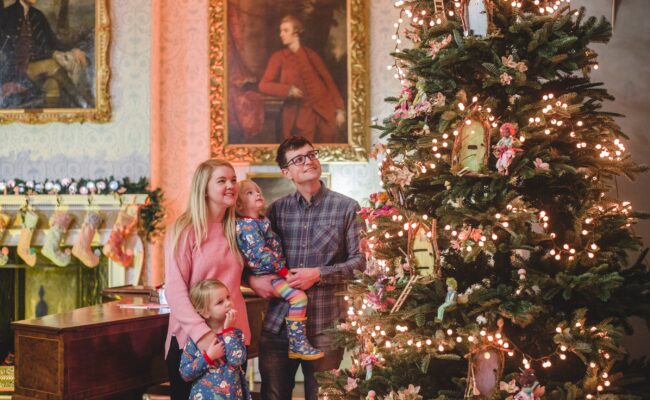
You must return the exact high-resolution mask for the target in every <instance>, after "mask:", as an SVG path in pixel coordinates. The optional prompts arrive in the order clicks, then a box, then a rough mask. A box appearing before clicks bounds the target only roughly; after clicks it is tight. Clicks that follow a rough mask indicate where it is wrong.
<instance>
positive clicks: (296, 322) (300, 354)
mask: <svg viewBox="0 0 650 400" xmlns="http://www.w3.org/2000/svg"><path fill="white" fill-rule="evenodd" d="M237 186H238V190H237V192H238V197H237V206H236V209H237V222H236V224H235V225H236V227H237V245H238V246H239V250H241V252H242V256H244V263H245V264H246V266H247V267H248V269H249V271H250V273H251V274H253V275H277V279H273V280H272V281H271V285H273V289H275V292H276V294H277V295H278V297H282V298H283V299H285V300H286V301H287V302H289V313H288V315H287V316H286V318H285V320H286V323H287V335H288V339H289V358H298V359H302V360H316V359H318V358H322V357H323V356H324V355H325V353H323V352H322V351H320V350H318V349H316V348H314V347H312V345H311V344H310V343H309V341H308V340H307V331H306V324H307V294H305V292H303V291H302V290H299V289H294V288H292V287H291V286H289V284H288V283H287V281H286V280H285V279H284V278H285V277H286V276H287V274H288V273H289V270H288V269H287V266H286V263H285V260H284V255H283V253H282V245H280V238H279V237H278V235H277V234H276V233H275V232H273V230H272V229H271V222H270V221H269V219H268V218H266V217H265V216H264V214H263V211H264V196H262V190H261V189H260V187H259V186H257V184H256V183H255V182H253V181H251V180H248V179H247V180H243V181H240V182H238V183H237Z"/></svg>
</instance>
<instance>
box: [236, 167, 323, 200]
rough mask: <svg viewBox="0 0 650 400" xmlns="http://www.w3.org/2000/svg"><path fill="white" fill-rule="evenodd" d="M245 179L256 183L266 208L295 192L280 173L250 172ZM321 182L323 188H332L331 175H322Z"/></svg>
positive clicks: (291, 184) (293, 187)
mask: <svg viewBox="0 0 650 400" xmlns="http://www.w3.org/2000/svg"><path fill="white" fill-rule="evenodd" d="M246 179H250V180H252V181H253V182H255V183H257V186H259V187H260V189H262V194H263V195H264V199H265V200H266V205H267V206H269V205H271V203H273V202H274V201H276V200H277V199H279V198H280V197H284V196H286V195H288V194H291V193H293V192H295V191H296V187H295V186H294V184H293V182H291V181H290V180H289V179H287V178H285V177H284V176H283V175H282V173H281V172H250V173H248V174H246ZM321 181H323V183H324V184H325V187H327V188H331V187H332V175H331V174H330V173H329V172H323V173H322V175H321Z"/></svg>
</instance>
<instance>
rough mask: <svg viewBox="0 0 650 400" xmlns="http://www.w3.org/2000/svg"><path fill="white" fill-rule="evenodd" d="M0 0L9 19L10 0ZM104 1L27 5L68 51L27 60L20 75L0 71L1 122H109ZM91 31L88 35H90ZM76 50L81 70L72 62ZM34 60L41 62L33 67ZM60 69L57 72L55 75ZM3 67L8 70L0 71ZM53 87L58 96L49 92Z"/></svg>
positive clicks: (107, 17) (107, 34) (107, 28)
mask: <svg viewBox="0 0 650 400" xmlns="http://www.w3.org/2000/svg"><path fill="white" fill-rule="evenodd" d="M16 1H18V0H16ZM0 3H3V4H0V5H6V7H5V9H4V13H3V12H2V10H0V16H3V14H4V16H3V18H10V17H11V15H12V14H10V13H9V12H7V11H8V10H10V7H12V6H13V4H14V3H10V2H9V0H0ZM108 3H109V1H108V0H81V1H77V2H74V3H70V2H39V3H36V4H35V5H34V6H32V7H34V8H35V10H38V14H40V15H43V16H45V19H46V21H47V23H48V24H50V25H51V26H52V31H53V34H54V36H55V37H56V40H57V41H59V42H60V43H63V44H64V45H66V48H71V49H72V50H69V51H67V52H66V50H65V49H64V50H61V51H60V52H54V53H52V56H51V58H49V59H40V60H38V61H32V60H30V61H29V63H28V64H27V67H25V68H26V69H25V72H23V73H22V74H23V75H22V76H21V75H20V74H15V75H10V74H12V72H11V71H9V72H7V71H2V70H0V91H3V89H4V93H0V94H2V95H1V96H0V98H2V99H3V100H4V102H3V101H0V124H7V123H12V122H22V123H29V124H42V123H47V122H65V123H71V122H108V121H110V119H111V105H110V93H109V80H110V68H109V45H110V38H111V21H110V14H109V9H108ZM55 7H59V8H58V9H55ZM63 7H65V8H63ZM53 18H56V20H54V19H53ZM93 19H94V22H93ZM62 21H63V22H62ZM53 22H56V23H53ZM91 24H92V25H91ZM91 33H92V38H90V37H89V35H90V34H91ZM16 46H17V45H16ZM5 48H10V47H5ZM79 49H80V50H81V52H82V53H83V54H84V56H85V57H86V58H85V68H86V69H83V66H82V67H81V68H82V69H81V72H79V70H80V67H79V65H74V62H75V60H76V62H78V61H79V58H78V57H74V55H75V53H74V52H75V50H79ZM55 53H56V54H55ZM77 54H78V53H77ZM2 56H3V55H2V54H0V57H2ZM6 56H7V55H5V57H6ZM11 56H13V54H11V55H9V57H11ZM5 61H7V60H5ZM37 62H39V63H41V64H38V66H33V64H36V63H37ZM0 64H2V63H0ZM8 64H9V63H5V65H8ZM82 65H83V64H82ZM59 69H60V71H61V75H58V73H59ZM3 72H4V73H7V74H5V75H2V74H3ZM3 77H4V78H6V79H3ZM13 78H15V81H12V79H13ZM3 80H4V81H5V82H3ZM48 81H49V83H48ZM48 84H49V86H46V85H48ZM52 86H54V87H55V89H54V90H55V93H59V94H60V96H59V97H52V96H51V95H50V94H51V93H52V92H51V90H52V89H51V88H52ZM8 93H9V94H8ZM11 96H13V97H11ZM52 99H56V100H54V101H53V100H52Z"/></svg>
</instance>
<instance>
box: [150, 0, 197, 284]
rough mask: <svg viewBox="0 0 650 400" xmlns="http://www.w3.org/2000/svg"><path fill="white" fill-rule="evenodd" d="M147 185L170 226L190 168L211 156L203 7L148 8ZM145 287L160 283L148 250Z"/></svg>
mask: <svg viewBox="0 0 650 400" xmlns="http://www.w3.org/2000/svg"><path fill="white" fill-rule="evenodd" d="M152 16H153V18H152V20H153V28H152V31H153V32H152V38H153V44H152V66H151V69H152V78H151V79H152V82H151V87H152V98H151V104H152V105H151V107H152V109H151V115H152V123H151V128H152V129H151V181H152V186H153V187H160V188H162V189H163V191H164V193H165V199H166V201H165V206H166V207H167V216H166V220H165V224H169V223H170V222H171V221H172V220H173V219H174V218H175V217H176V216H178V214H179V213H180V212H181V211H182V210H183V209H184V208H185V206H186V201H187V196H188V192H189V186H190V180H191V178H192V173H193V172H194V168H195V167H196V166H197V165H198V164H199V163H201V162H202V161H203V160H205V159H207V158H208V157H209V155H210V140H209V136H210V135H209V133H208V132H209V121H210V115H209V112H210V110H209V105H208V1H207V0H193V1H188V0H161V1H153V2H152ZM151 272H152V273H151V276H150V277H149V279H148V281H149V283H150V284H157V283H160V282H162V281H163V279H164V278H163V275H164V274H163V272H164V271H163V262H162V246H161V245H160V244H158V245H157V246H154V248H152V254H151Z"/></svg>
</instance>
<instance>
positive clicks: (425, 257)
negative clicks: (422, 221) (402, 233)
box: [412, 225, 435, 277]
mask: <svg viewBox="0 0 650 400" xmlns="http://www.w3.org/2000/svg"><path fill="white" fill-rule="evenodd" d="M432 232H433V229H432V230H431V231H430V232H428V235H427V232H426V230H425V229H424V226H423V225H420V226H419V227H418V228H417V230H416V231H415V235H414V236H413V246H412V248H413V257H414V258H415V264H416V269H417V270H418V274H419V275H421V276H424V277H427V276H432V275H434V271H435V267H434V264H435V258H434V257H435V255H434V252H433V251H434V250H433V240H435V239H433V238H432V237H430V236H431V233H432Z"/></svg>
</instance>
